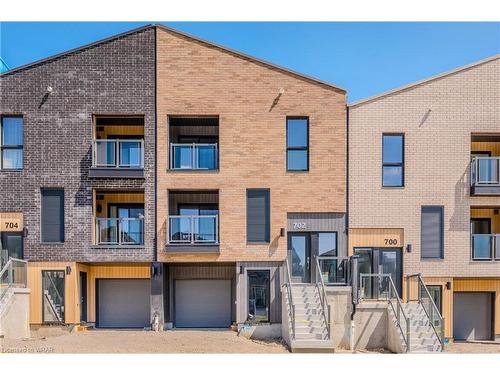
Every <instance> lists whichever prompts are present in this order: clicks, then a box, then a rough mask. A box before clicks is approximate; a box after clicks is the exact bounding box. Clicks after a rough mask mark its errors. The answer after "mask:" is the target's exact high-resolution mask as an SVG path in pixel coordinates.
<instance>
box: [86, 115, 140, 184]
mask: <svg viewBox="0 0 500 375" xmlns="http://www.w3.org/2000/svg"><path fill="white" fill-rule="evenodd" d="M94 121H95V130H94V140H93V141H92V166H91V168H90V171H89V177H105V178H113V177H117V178H143V177H144V118H142V117H102V116H97V117H95V118H94Z"/></svg>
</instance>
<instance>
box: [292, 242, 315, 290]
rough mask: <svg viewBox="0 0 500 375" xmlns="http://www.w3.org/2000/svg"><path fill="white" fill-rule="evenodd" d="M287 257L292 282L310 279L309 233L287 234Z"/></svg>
mask: <svg viewBox="0 0 500 375" xmlns="http://www.w3.org/2000/svg"><path fill="white" fill-rule="evenodd" d="M288 259H289V262H290V269H291V275H290V276H291V279H292V281H293V282H299V283H309V282H310V281H311V240H310V235H309V233H291V234H289V235H288Z"/></svg>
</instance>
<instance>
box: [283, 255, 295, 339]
mask: <svg viewBox="0 0 500 375" xmlns="http://www.w3.org/2000/svg"><path fill="white" fill-rule="evenodd" d="M285 280H286V283H285V287H286V291H287V296H288V316H289V318H290V322H291V324H292V339H295V304H294V303H293V297H292V295H293V293H292V278H291V273H290V263H289V262H288V259H287V260H286V267H285Z"/></svg>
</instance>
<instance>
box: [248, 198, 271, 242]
mask: <svg viewBox="0 0 500 375" xmlns="http://www.w3.org/2000/svg"><path fill="white" fill-rule="evenodd" d="M269 195H270V194H269V189H248V190H247V241H248V242H269V238H270V208H269V207H270V206H269Z"/></svg>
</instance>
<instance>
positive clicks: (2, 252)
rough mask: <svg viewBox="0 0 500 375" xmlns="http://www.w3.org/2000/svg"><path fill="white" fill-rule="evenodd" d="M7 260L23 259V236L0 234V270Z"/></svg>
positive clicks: (17, 233) (15, 233) (16, 233)
mask: <svg viewBox="0 0 500 375" xmlns="http://www.w3.org/2000/svg"><path fill="white" fill-rule="evenodd" d="M9 258H17V259H23V235H22V233H21V232H3V233H0V268H2V267H3V265H4V264H5V263H7V261H8V260H9Z"/></svg>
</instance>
